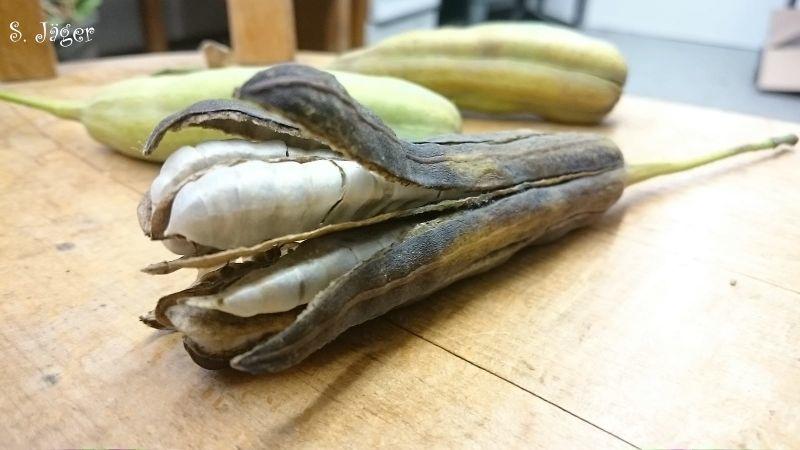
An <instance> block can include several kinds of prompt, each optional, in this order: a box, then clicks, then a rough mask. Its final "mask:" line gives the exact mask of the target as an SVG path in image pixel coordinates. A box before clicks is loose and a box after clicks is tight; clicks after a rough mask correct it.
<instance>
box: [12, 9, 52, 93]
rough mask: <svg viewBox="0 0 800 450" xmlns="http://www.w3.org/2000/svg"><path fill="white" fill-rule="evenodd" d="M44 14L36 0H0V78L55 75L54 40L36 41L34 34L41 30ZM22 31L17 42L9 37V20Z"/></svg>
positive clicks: (27, 78) (24, 78)
mask: <svg viewBox="0 0 800 450" xmlns="http://www.w3.org/2000/svg"><path fill="white" fill-rule="evenodd" d="M44 20H45V19H44V14H43V13H42V7H41V6H40V5H39V2H35V1H29V0H4V1H3V2H0V24H1V25H2V27H3V34H2V36H1V37H0V81H12V80H33V79H38V78H52V77H54V76H55V75H56V52H55V49H54V48H53V43H52V42H50V41H49V40H45V41H44V42H42V43H37V42H36V40H35V36H36V34H37V33H42V25H41V22H42V21H44ZM12 22H17V25H16V26H15V29H16V30H17V31H18V32H19V33H21V36H19V39H18V40H17V42H12V41H11V39H10V38H11V35H12V34H15V35H16V34H17V33H14V32H13V31H12V29H11V27H10V26H11V23H12Z"/></svg>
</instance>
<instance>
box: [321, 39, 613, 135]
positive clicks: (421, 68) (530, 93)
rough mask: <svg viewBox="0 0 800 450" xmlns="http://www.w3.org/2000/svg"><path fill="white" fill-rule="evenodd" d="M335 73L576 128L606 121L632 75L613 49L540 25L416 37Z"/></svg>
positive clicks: (354, 56)
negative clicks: (414, 86)
mask: <svg viewBox="0 0 800 450" xmlns="http://www.w3.org/2000/svg"><path fill="white" fill-rule="evenodd" d="M331 68H334V69H337V70H347V71H353V72H359V73H366V74H373V75H389V76H394V77H398V78H404V79H407V80H410V81H413V82H415V83H418V84H421V85H423V86H426V87H428V88H430V89H433V90H434V91H436V92H439V93H440V94H442V95H444V96H446V97H448V98H449V99H451V100H453V101H454V102H455V103H456V104H457V105H458V106H459V107H461V108H463V109H468V110H473V111H479V112H485V113H496V114H518V113H530V114H535V115H538V116H540V117H542V118H545V119H549V120H554V121H559V122H571V123H596V122H599V121H600V120H601V119H602V118H603V117H604V116H605V115H606V114H607V113H608V112H609V111H611V109H612V108H613V107H614V105H615V104H616V103H617V101H618V100H619V97H620V95H621V93H622V87H623V85H624V84H625V78H626V76H627V65H626V63H625V59H624V58H623V57H622V55H621V54H620V52H619V51H618V50H617V49H616V48H615V47H614V46H613V45H611V44H609V43H607V42H604V41H602V40H599V39H594V38H591V37H588V36H585V35H582V34H580V33H577V32H575V31H573V30H570V29H567V28H563V27H558V26H552V25H545V24H538V23H502V24H501V23H491V24H485V25H478V26H474V27H468V28H439V29H435V30H422V31H413V32H410V33H405V34H402V35H400V36H396V37H393V38H390V39H387V40H385V41H383V42H381V43H379V44H378V45H376V46H373V47H370V48H367V49H363V50H357V51H354V52H351V53H347V54H345V55H343V56H342V57H340V58H339V59H337V60H335V61H334V62H333V64H332V65H331Z"/></svg>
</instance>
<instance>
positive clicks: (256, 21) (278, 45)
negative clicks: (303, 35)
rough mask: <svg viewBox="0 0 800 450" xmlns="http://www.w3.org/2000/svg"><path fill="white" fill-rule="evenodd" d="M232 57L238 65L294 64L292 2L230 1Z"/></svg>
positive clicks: (285, 0) (229, 24)
mask: <svg viewBox="0 0 800 450" xmlns="http://www.w3.org/2000/svg"><path fill="white" fill-rule="evenodd" d="M227 4H228V28H229V29H230V38H231V47H232V48H233V56H234V59H235V60H236V62H238V63H239V64H247V65H258V64H271V63H276V62H282V61H291V60H293V59H294V54H295V51H296V49H297V38H296V36H295V28H294V8H293V6H292V0H227Z"/></svg>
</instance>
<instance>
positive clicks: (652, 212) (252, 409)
mask: <svg viewBox="0 0 800 450" xmlns="http://www.w3.org/2000/svg"><path fill="white" fill-rule="evenodd" d="M301 59H306V60H308V56H304V55H301ZM314 61H318V59H315V60H314ZM199 64H200V61H199V59H198V58H197V57H196V56H195V55H186V54H183V55H181V54H177V55H169V56H165V55H155V56H148V57H136V58H127V59H116V60H108V61H99V62H89V63H81V64H74V65H64V66H62V67H61V73H62V75H61V76H60V77H59V78H58V79H55V80H50V81H46V82H29V83H25V84H15V85H9V86H3V87H11V88H14V89H18V90H21V91H26V92H35V93H37V94H40V95H53V96H63V97H66V96H75V97H80V96H82V95H87V94H88V93H90V92H91V91H92V90H94V89H96V87H97V85H99V84H100V83H104V82H108V81H111V80H116V79H119V78H123V77H126V76H130V75H134V74H142V73H148V72H153V71H156V70H158V69H162V68H166V67H183V66H187V65H199ZM523 126H524V127H531V128H536V129H547V130H553V129H566V128H567V127H563V126H554V125H544V124H540V123H536V122H522V121H517V122H499V121H480V120H467V122H466V125H465V130H466V131H478V130H495V129H498V130H499V129H503V128H514V127H523ZM587 129H589V128H587ZM0 130H1V131H0V156H1V157H2V159H1V160H0V161H2V162H0V187H2V190H1V191H0V192H1V193H0V208H1V209H2V211H3V214H2V215H0V254H2V256H3V259H2V262H0V271H1V273H2V281H0V299H2V301H1V302H0V319H1V320H2V326H0V350H1V351H2V355H3V357H4V359H5V365H4V367H3V370H2V371H0V387H2V391H3V395H2V396H0V411H2V413H1V414H2V415H1V416H0V435H2V436H3V438H4V441H3V446H6V445H7V446H10V447H48V448H49V447H149V448H156V447H168V448H189V447H207V448H213V447H228V448H229V447H234V446H236V447H267V446H270V447H271V446H278V447H289V446H293V447H294V446H300V447H316V448H325V447H334V446H336V447H339V446H352V447H374V446H387V447H388V446H392V447H423V446H432V447H446V446H462V445H463V446H468V447H491V446H496V447H499V448H503V447H518V448H522V447H524V448H627V447H630V446H642V447H660V448H665V447H688V446H692V447H701V448H711V447H714V448H717V447H749V448H799V447H800V345H798V344H800V183H798V180H800V176H799V175H798V173H800V155H798V153H797V152H781V153H769V152H767V153H764V154H760V155H752V156H742V157H739V158H736V159H735V160H731V161H727V162H723V163H719V164H716V165H714V166H713V167H709V168H704V169H698V170H695V171H692V172H690V173H686V174H682V175H677V176H672V177H670V178H664V179H661V180H654V181H651V182H648V183H646V184H642V185H641V186H636V187H634V188H632V189H631V191H630V192H628V193H626V194H625V196H624V198H623V200H622V201H621V202H620V203H619V204H618V205H617V206H615V207H614V208H613V209H612V210H611V211H610V212H609V213H608V214H607V216H606V217H605V220H603V222H602V223H600V224H599V225H597V226H595V227H593V228H590V229H586V230H583V231H579V232H575V233H573V234H571V235H569V236H568V237H566V238H564V239H563V240H561V241H559V242H557V243H554V244H551V245H547V246H544V247H539V248H530V249H527V250H524V251H522V252H520V253H519V254H518V255H517V256H515V257H514V258H513V259H512V260H511V261H510V262H508V263H507V264H505V265H503V266H502V267H500V268H498V269H496V270H494V271H492V272H490V273H487V274H484V275H480V276H477V277H475V278H472V279H469V280H466V281H463V282H460V283H458V284H456V285H455V286H453V287H452V288H451V289H449V290H448V291H447V292H446V293H440V294H438V295H435V296H433V297H431V298H429V299H427V300H425V301H423V302H421V303H419V304H417V305H415V306H412V307H409V308H404V309H402V310H399V311H396V312H393V313H391V314H389V315H387V316H386V317H383V318H380V319H377V320H373V321H371V322H369V323H367V324H364V325H362V326H359V327H356V328H354V329H351V330H350V331H349V332H347V333H345V334H344V335H343V336H342V337H340V338H339V339H338V340H336V341H335V342H334V343H332V344H331V345H329V346H327V347H325V348H324V349H323V350H322V351H319V352H317V353H316V354H314V355H313V356H312V357H311V358H309V359H308V360H307V361H305V362H304V363H303V364H301V365H300V366H299V367H296V368H295V369H292V370H289V371H287V372H285V373H281V374H279V375H274V376H258V377H254V376H249V375H245V374H240V373H233V372H225V371H223V372H208V371H205V370H203V369H201V368H199V367H197V366H196V365H195V364H194V363H193V362H192V361H191V360H190V359H189V357H188V355H187V354H186V353H185V352H184V350H183V348H182V347H181V344H180V338H179V336H178V335H176V334H164V333H160V332H155V331H153V330H151V329H149V328H146V327H144V326H142V325H141V324H140V323H139V322H138V320H137V315H138V314H139V313H142V312H143V311H146V310H148V309H149V308H150V307H151V306H152V305H153V303H154V301H155V299H156V298H157V297H158V296H160V295H162V294H164V293H167V292H169V291H172V290H175V289H178V288H180V287H182V286H184V285H186V284H187V283H188V282H189V281H190V279H191V278H192V277H193V275H192V274H189V273H178V274H173V275H172V276H166V277H163V276H162V277H154V276H148V275H145V274H143V273H141V272H139V268H141V267H143V266H145V265H146V264H148V263H150V262H153V261H160V260H162V259H165V258H167V257H168V256H169V254H168V253H167V251H166V250H165V249H163V248H162V246H161V245H160V244H158V243H153V242H149V241H148V240H147V239H145V238H144V237H143V236H142V233H141V231H140V230H139V226H138V225H137V221H136V216H135V210H136V204H137V202H138V200H139V198H140V197H141V195H142V192H143V191H144V190H145V189H146V187H147V186H148V185H149V183H150V181H151V179H152V178H153V177H154V175H155V174H156V172H157V170H158V167H157V166H156V165H153V164H149V163H145V162H140V161H135V160H132V159H129V158H127V157H124V156H121V155H119V154H117V153H114V152H112V151H110V150H108V149H106V148H104V147H103V146H101V145H99V144H97V143H95V142H94V141H92V139H91V138H89V136H88V135H87V134H86V133H85V132H84V131H83V128H82V127H81V125H79V124H76V123H71V122H66V121H61V120H58V119H54V118H52V117H50V116H48V115H46V114H44V113H40V112H36V111H33V110H29V109H25V108H22V107H13V106H8V105H0ZM591 130H592V131H597V132H601V133H607V134H608V135H610V136H611V137H612V138H613V139H614V140H615V141H617V142H618V143H619V144H620V146H621V147H622V148H623V149H624V151H625V152H626V154H627V155H628V157H629V159H630V160H644V159H650V158H657V157H662V156H663V157H667V156H673V155H674V156H678V155H681V154H683V155H686V154H689V153H691V152H696V151H702V150H706V149H708V150H710V149H715V148H719V147H726V146H731V145H734V144H737V143H741V142H748V141H752V140H760V139H762V138H765V137H768V136H772V135H779V134H784V133H788V132H795V133H797V132H800V124H791V123H781V122H777V121H774V120H768V119H764V118H758V117H750V116H744V115H739V114H731V113H726V112H721V111H714V110H709V109H703V108H698V107H692V106H685V105H678V104H670V103H665V102H661V101H654V100H648V99H642V98H634V97H625V98H624V99H623V100H622V101H621V103H620V104H619V106H618V107H617V109H616V110H615V111H614V113H613V114H612V115H611V116H610V117H609V118H608V120H607V121H606V122H605V124H604V125H602V126H600V127H596V128H591Z"/></svg>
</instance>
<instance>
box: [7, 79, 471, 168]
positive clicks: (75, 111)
mask: <svg viewBox="0 0 800 450" xmlns="http://www.w3.org/2000/svg"><path fill="white" fill-rule="evenodd" d="M259 70H260V69H258V68H246V67H229V68H224V69H211V70H197V71H191V72H188V73H181V74H169V75H158V76H149V77H137V78H131V79H127V80H123V81H119V82H116V83H113V84H110V85H108V86H105V87H104V88H102V89H101V90H100V91H99V92H98V93H97V94H96V95H94V96H92V97H91V98H90V99H87V100H83V101H81V100H54V99H42V98H37V97H34V96H28V95H21V94H17V93H14V92H11V91H0V100H5V101H8V102H12V103H18V104H21V105H27V106H31V107H33V108H37V109H40V110H43V111H47V112H49V113H51V114H53V115H55V116H58V117H61V118H64V119H70V120H78V121H80V122H81V123H83V124H84V126H85V127H86V130H87V131H88V132H89V134H90V135H91V136H92V137H93V138H94V139H95V140H97V141H98V142H101V143H103V144H105V145H107V146H109V147H111V148H113V149H114V150H117V151H119V152H122V153H124V154H126V155H128V156H133V157H135V158H143V157H144V155H142V153H141V151H140V150H141V147H142V144H143V142H144V140H145V139H146V138H147V136H148V135H149V134H150V131H152V129H153V127H154V126H155V125H156V124H157V123H158V122H159V121H160V120H161V119H163V118H164V117H165V116H167V115H169V114H172V113H174V112H176V111H180V110H182V109H183V108H186V107H187V106H189V105H191V104H193V103H195V102H198V101H201V100H204V99H209V98H229V97H230V96H231V94H232V93H233V90H234V88H236V87H238V86H239V85H241V84H242V83H244V82H245V81H246V80H247V79H248V78H250V77H252V76H253V75H255V74H256V73H257V72H258V71H259ZM335 75H336V76H337V77H338V78H337V79H338V80H339V81H340V82H341V83H342V84H343V85H344V86H345V87H346V88H347V90H348V92H349V93H350V95H352V96H353V97H354V98H357V99H358V101H360V102H361V103H363V104H364V105H365V106H367V107H368V108H370V109H371V110H372V111H373V112H374V113H375V114H377V115H378V116H379V117H381V119H383V120H384V121H385V122H386V123H387V124H388V125H389V126H390V127H392V129H394V130H395V131H396V132H397V133H398V134H399V135H400V136H403V137H404V138H406V139H418V138H423V137H426V136H432V135H435V134H440V133H452V132H456V131H458V130H460V128H461V116H460V115H459V113H458V110H457V109H456V107H455V106H454V105H453V104H452V103H450V102H449V101H448V100H447V99H446V98H444V97H442V96H441V95H439V94H436V93H435V92H432V91H429V90H428V89H425V88H423V87H421V86H418V85H415V84H413V83H409V82H408V81H405V80H400V79H396V78H391V77H376V76H368V75H359V74H354V73H343V72H336V73H335ZM226 136H227V134H226V133H224V132H222V131H220V130H216V131H212V130H200V129H188V130H184V131H182V132H180V133H173V134H172V135H170V136H168V137H167V139H166V140H165V142H164V143H163V145H161V146H159V149H158V152H156V153H153V154H150V155H148V156H147V158H146V159H151V160H155V161H163V160H164V159H166V157H167V156H169V155H170V154H171V153H172V152H173V151H174V150H176V149H178V148H180V147H182V146H185V145H194V144H197V143H200V142H205V141H209V140H219V139H225V138H226Z"/></svg>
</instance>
